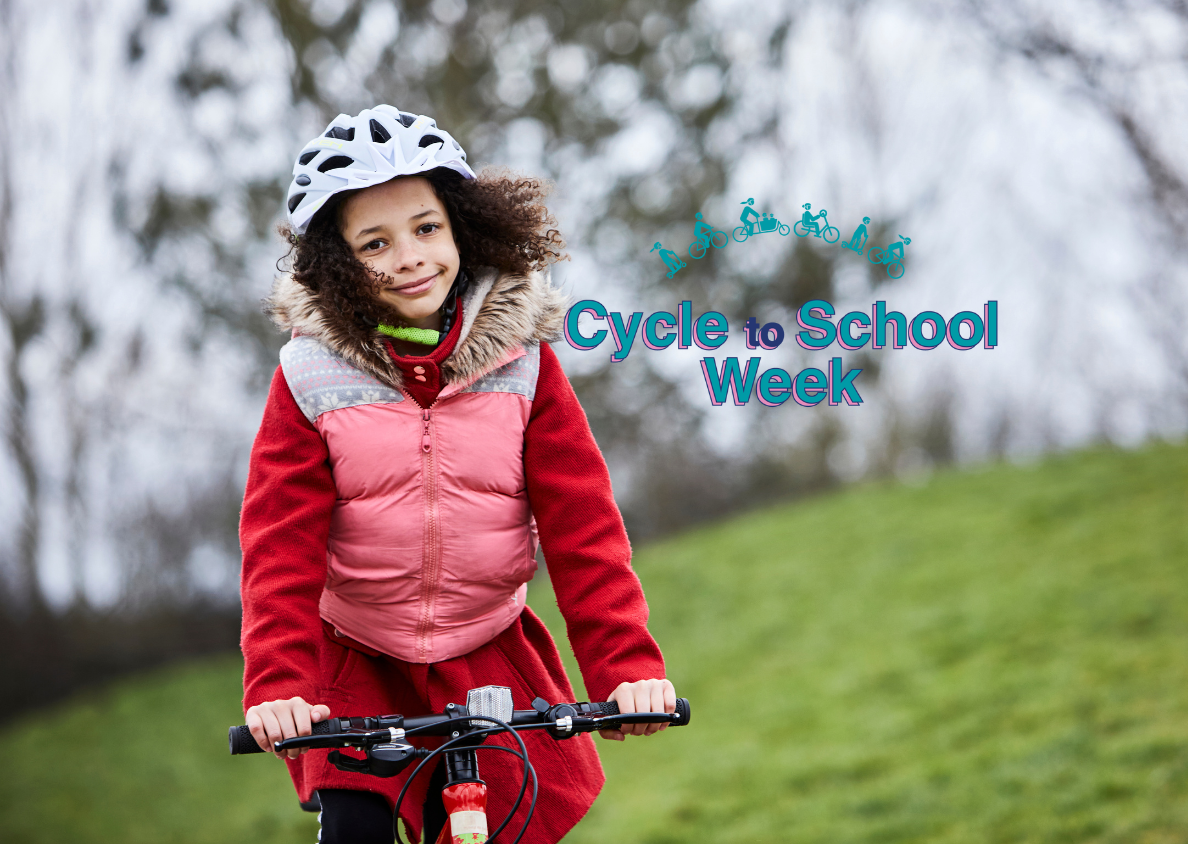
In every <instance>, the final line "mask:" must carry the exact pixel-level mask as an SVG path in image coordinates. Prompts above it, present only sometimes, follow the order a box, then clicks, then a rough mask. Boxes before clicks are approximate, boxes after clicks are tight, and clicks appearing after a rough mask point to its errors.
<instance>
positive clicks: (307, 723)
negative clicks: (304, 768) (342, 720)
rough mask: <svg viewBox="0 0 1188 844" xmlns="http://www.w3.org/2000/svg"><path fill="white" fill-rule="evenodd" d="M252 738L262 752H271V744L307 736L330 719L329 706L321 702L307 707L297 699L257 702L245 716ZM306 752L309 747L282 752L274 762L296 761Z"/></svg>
mask: <svg viewBox="0 0 1188 844" xmlns="http://www.w3.org/2000/svg"><path fill="white" fill-rule="evenodd" d="M245 715H246V717H247V726H248V729H249V730H251V731H252V738H254V739H255V740H256V743H257V744H259V745H260V747H261V748H263V749H264V750H265V752H268V753H273V752H275V751H273V749H272V745H273V743H274V742H278V741H281V740H282V739H287V738H296V737H297V736H308V735H309V734H310V733H312V732H313V727H312V725H313V724H316V723H317V722H318V721H324V720H325V719H327V718H329V717H330V707H328V706H326V705H325V704H324V703H319V704H318V705H317V706H310V705H309V704H308V703H306V702H305V701H304V700H302V699H301V698H299V697H292V698H289V699H288V700H272V701H269V702H268V703H258V704H256V705H255V706H253V707H252V708H251V709H249V710H248V711H247V712H246V713H245ZM307 750H309V748H308V747H302V748H294V749H292V750H284V751H281V752H280V753H277V754H276V758H277V759H284V758H285V757H286V756H287V757H288V758H289V759H296V758H297V757H298V756H300V755H301V754H303V753H305V752H306V751H307Z"/></svg>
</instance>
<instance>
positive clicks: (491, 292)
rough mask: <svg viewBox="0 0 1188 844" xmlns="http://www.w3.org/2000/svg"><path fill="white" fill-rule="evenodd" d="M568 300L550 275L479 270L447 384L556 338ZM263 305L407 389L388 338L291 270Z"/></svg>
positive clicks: (277, 318)
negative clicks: (333, 306)
mask: <svg viewBox="0 0 1188 844" xmlns="http://www.w3.org/2000/svg"><path fill="white" fill-rule="evenodd" d="M566 304H567V303H566V298H565V295H564V294H563V293H562V292H561V291H560V290H558V289H557V288H555V287H553V286H552V284H551V283H550V281H549V277H548V275H547V274H546V273H542V272H532V273H529V274H528V275H519V274H516V273H497V272H496V271H495V270H493V269H490V268H485V269H482V270H480V271H479V272H477V273H475V277H474V280H473V281H472V282H471V284H470V289H469V290H467V292H466V294H465V296H463V298H462V329H461V332H462V333H461V335H460V336H459V337H458V342H457V344H456V345H455V346H454V351H453V352H452V353H451V354H450V356H449V358H447V359H446V361H445V362H444V363H443V364H442V367H441V373H442V376H443V379H444V381H445V383H447V384H453V383H469V382H471V381H473V380H475V379H476V378H478V377H479V376H481V375H483V374H484V373H486V372H488V371H489V370H491V369H492V368H494V366H495V365H496V364H497V363H499V361H500V360H501V359H503V358H504V357H505V356H506V354H507V353H508V351H509V350H511V349H514V348H515V347H516V346H522V345H525V344H528V343H544V342H549V341H552V340H556V339H557V338H558V337H560V336H561V330H562V323H563V320H564V318H565V308H566ZM264 305H265V310H266V311H267V313H268V315H269V316H270V317H271V318H272V321H273V322H274V323H276V325H277V327H278V328H280V329H282V330H284V331H289V332H292V333H293V334H294V335H295V336H296V335H301V336H303V337H312V338H314V339H315V340H317V341H319V342H320V343H322V344H323V345H324V346H326V347H327V348H329V349H330V350H331V351H332V352H334V353H335V354H337V355H338V356H339V357H341V358H342V359H343V360H345V361H346V362H347V363H349V364H350V365H351V366H353V367H355V368H356V369H359V370H362V371H363V372H366V373H368V374H370V375H372V376H374V377H375V378H376V379H378V380H379V381H380V383H383V384H388V385H389V386H391V387H392V388H393V389H395V390H399V389H400V388H401V386H402V380H403V379H402V377H401V374H400V368H399V367H398V366H397V365H396V363H395V361H393V360H392V358H391V357H390V356H389V354H388V350H387V347H386V345H385V343H384V340H385V339H386V338H385V336H384V335H383V334H380V333H379V332H378V331H374V330H368V329H366V328H364V327H363V326H359V325H356V324H354V323H350V322H348V321H346V320H344V319H343V318H342V317H340V316H339V315H337V314H335V313H334V312H332V311H327V310H326V309H325V308H324V307H323V303H322V298H321V296H320V295H319V294H317V293H314V292H312V291H310V290H308V289H307V288H306V287H304V286H303V285H302V284H300V283H299V282H297V281H295V280H294V279H293V277H292V276H291V275H288V274H286V275H283V276H280V277H278V278H277V279H276V281H275V282H274V283H273V286H272V294H271V295H270V296H269V297H268V298H267V299H266V300H265V301H264Z"/></svg>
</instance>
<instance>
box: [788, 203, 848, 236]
mask: <svg viewBox="0 0 1188 844" xmlns="http://www.w3.org/2000/svg"><path fill="white" fill-rule="evenodd" d="M820 216H821V222H823V223H824V224H825V226H824V227H823V228H819V229H818V230H817V231H813V230H812V229H810V228H809V227H808V226H806V225H805V224H804V221H803V220H797V221H796V223H795V225H793V226H792V231H794V232H796V236H797V237H808V235H809V234H810V233H811V234H813V235H815V236H816V237H819V238H821V239H822V240H824V241H825V242H826V243H837V239H838V238H839V237H841V230H840V229H838V228H837V227H836V226H831V225H829V220H828V218H827V215H826V213H825V211H824V210H822V211H821V214H820Z"/></svg>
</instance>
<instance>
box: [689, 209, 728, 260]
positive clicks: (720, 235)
mask: <svg viewBox="0 0 1188 844" xmlns="http://www.w3.org/2000/svg"><path fill="white" fill-rule="evenodd" d="M693 236H694V237H695V238H697V240H695V241H693V242H692V243H690V244H689V257H690V258H692V259H693V260H694V261H699V260H701V259H702V258H704V257H705V253H706V252H708V251H709V248H710V246H713V247H714V248H715V249H721V248H722V247H723V246H725V245H726V244H727V243H728V242H729V240H730V238H728V237H727V236H726V232H723V231H718V230H717V229H715V228H714V227H713V226H711V225H710V224H709V223H707V222H706V221H705V220H703V219H702V217H701V212H700V211H698V212H697V225H695V226H694V227H693Z"/></svg>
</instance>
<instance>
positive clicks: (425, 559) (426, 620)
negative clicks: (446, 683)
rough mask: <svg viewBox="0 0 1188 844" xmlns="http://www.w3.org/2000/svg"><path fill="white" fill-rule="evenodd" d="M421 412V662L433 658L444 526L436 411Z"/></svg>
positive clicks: (419, 630)
mask: <svg viewBox="0 0 1188 844" xmlns="http://www.w3.org/2000/svg"><path fill="white" fill-rule="evenodd" d="M436 405H437V399H434V400H433V402H432V403H431V404H430V405H429V407H426V408H424V409H423V410H422V411H421V482H422V489H423V490H424V501H425V533H424V542H423V547H424V551H423V554H422V560H421V617H420V620H419V623H418V625H417V643H418V647H419V649H420V654H421V661H422V662H425V661H427V660H428V658H429V647H430V643H431V640H432V638H433V637H432V631H433V620H434V616H435V612H434V610H435V608H436V604H437V595H438V593H439V592H440V591H441V583H440V582H439V581H440V579H441V524H440V519H439V514H438V505H439V495H438V490H437V460H436V455H435V453H434V450H433V412H432V411H433V408H434V407H435V406H436Z"/></svg>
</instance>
